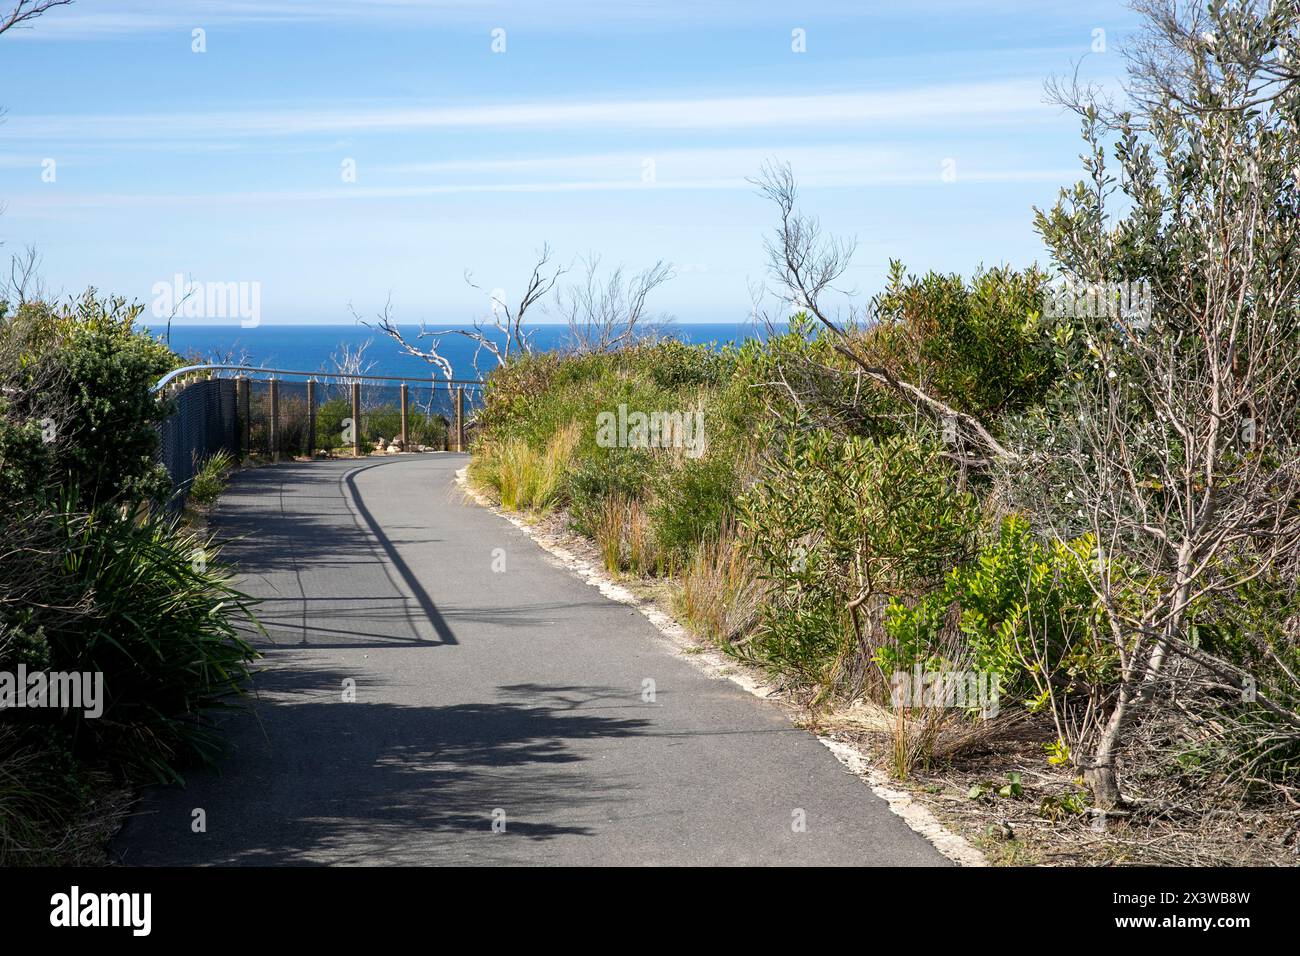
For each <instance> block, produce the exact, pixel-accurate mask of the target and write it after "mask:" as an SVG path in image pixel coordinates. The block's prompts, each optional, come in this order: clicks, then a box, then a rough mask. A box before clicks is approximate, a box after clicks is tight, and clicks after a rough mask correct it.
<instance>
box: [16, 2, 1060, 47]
mask: <svg viewBox="0 0 1300 956" xmlns="http://www.w3.org/2000/svg"><path fill="white" fill-rule="evenodd" d="M817 6H818V8H817V11H816V15H817V16H818V17H819V18H830V19H842V20H847V19H864V18H878V19H879V18H884V19H888V18H889V17H896V16H903V15H906V14H907V12H908V11H907V7H906V6H905V5H899V6H898V7H896V8H891V7H888V6H883V7H882V6H881V5H879V4H867V3H862V2H860V0H822V2H821V3H819V4H818V5H817ZM928 6H929V7H930V9H931V12H932V13H933V14H934V15H935V16H940V17H945V18H952V17H960V16H971V17H987V16H989V15H991V14H998V13H1008V12H1016V11H1018V10H1021V9H1023V0H930V2H929V4H928ZM1077 6H1078V4H1077V3H1075V2H1072V0H1036V3H1035V11H1034V12H1035V14H1036V15H1039V16H1045V15H1057V16H1059V15H1061V13H1063V12H1071V11H1076V10H1077ZM800 19H806V17H802V16H800V15H797V11H795V10H792V9H791V7H790V5H789V4H788V3H785V2H781V0H766V2H765V0H711V2H710V3H665V2H663V0H548V2H547V3H536V4H528V5H524V4H521V3H520V2H519V0H116V2H115V3H113V5H112V8H111V9H107V8H106V5H104V4H97V3H92V2H84V3H77V4H73V5H72V6H69V7H63V8H58V9H56V10H55V11H53V12H51V13H49V14H47V15H46V16H45V17H44V18H43V19H42V20H41V21H40V24H39V29H31V30H24V31H22V32H21V33H20V34H19V36H20V37H21V38H24V39H31V40H38V41H39V40H45V41H51V40H52V41H58V40H96V39H105V38H108V39H111V38H113V37H116V36H122V35H128V34H147V33H165V32H170V31H178V30H186V31H188V30H189V29H191V28H192V27H198V26H202V27H217V26H243V25H264V26H276V25H289V26H292V25H297V24H313V23H323V24H351V23H364V24H367V25H372V24H376V23H396V24H401V23H413V24H421V23H423V24H449V23H451V24H480V25H481V24H484V23H485V22H487V21H488V20H492V21H493V25H497V24H508V25H511V26H524V25H527V26H528V27H529V28H530V29H539V28H540V29H550V30H567V31H571V30H584V29H585V30H608V29H610V28H611V27H616V26H618V25H619V24H625V25H627V26H628V27H630V28H636V27H638V26H641V25H644V24H646V23H658V24H663V23H676V24H682V23H713V24H727V23H737V22H746V23H752V22H754V21H756V20H763V21H768V22H772V23H774V24H781V25H786V24H791V23H792V21H793V20H800Z"/></svg>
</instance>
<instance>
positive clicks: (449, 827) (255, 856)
mask: <svg viewBox="0 0 1300 956" xmlns="http://www.w3.org/2000/svg"><path fill="white" fill-rule="evenodd" d="M464 463H465V459H464V457H463V456H461V455H422V456H402V457H395V458H390V459H386V460H381V461H377V462H371V463H366V462H360V463H359V462H356V461H338V462H315V463H299V464H286V465H280V466H274V467H267V468H260V469H257V470H252V471H246V472H243V473H241V474H239V475H238V476H236V478H235V479H234V481H233V482H232V484H231V486H230V488H229V490H228V491H227V493H226V494H225V496H224V497H223V498H222V500H221V503H220V506H219V508H218V509H217V511H216V514H215V516H214V528H215V530H216V531H217V532H218V534H219V535H221V536H222V537H223V538H234V539H235V540H234V541H233V543H231V544H229V545H228V546H227V548H226V550H225V553H224V557H225V558H227V559H230V560H233V562H234V563H235V564H236V565H237V567H238V568H239V571H240V574H241V586H242V587H243V588H245V589H246V590H247V591H248V592H249V593H251V594H253V595H254V596H256V597H259V598H261V599H262V602H263V603H262V604H261V613H260V616H261V618H262V620H263V622H264V624H265V625H266V628H267V633H268V635H269V642H263V644H264V646H263V650H264V651H265V653H266V659H265V661H264V664H265V668H264V670H263V671H262V673H261V674H259V676H258V678H257V680H256V686H255V694H254V696H253V698H252V701H251V707H250V708H249V709H248V710H247V711H240V712H233V713H232V714H231V715H229V716H227V717H226V718H224V719H225V721H226V722H227V725H228V726H227V730H228V733H229V737H230V739H231V740H232V742H233V744H234V752H233V754H231V755H230V756H229V757H228V758H227V759H225V760H224V761H222V762H221V764H220V766H219V769H218V770H217V771H213V772H206V771H205V772H192V773H191V774H190V775H189V776H188V777H187V785H186V787H185V788H184V789H181V788H178V787H173V788H155V789H153V790H151V791H148V792H147V793H146V794H145V795H144V798H143V800H142V801H141V803H140V805H139V806H138V807H137V809H136V812H135V813H134V814H133V815H132V817H131V819H130V820H129V821H128V823H127V825H126V826H125V827H124V828H123V830H122V832H121V834H119V836H118V838H117V840H116V842H115V845H114V850H115V853H116V855H117V857H118V858H119V859H120V860H121V861H122V862H123V863H126V864H137V865H140V864H144V865H149V864H267V863H350V864H360V863H375V864H380V863H402V864H425V863H440V864H448V863H451V864H455V863H470V864H500V863H523V864H530V863H534V864H585V863H599V864H614V865H619V864H627V865H642V864H845V865H867V864H890V865H899V864H943V863H946V862H947V861H946V860H945V858H944V857H942V856H941V855H940V854H939V853H938V852H937V851H936V850H935V849H934V848H933V847H932V846H931V845H930V844H929V843H928V842H926V841H925V840H924V839H923V838H922V837H920V836H919V835H917V834H916V833H914V832H913V831H911V830H910V829H908V827H907V826H906V824H904V823H903V821H902V820H900V819H899V818H898V817H896V816H894V815H893V814H892V813H891V812H890V811H889V809H888V807H887V806H886V804H885V803H884V801H882V800H881V799H879V798H878V797H876V796H875V795H874V794H873V793H872V792H871V790H870V789H869V788H868V787H866V786H865V785H863V784H862V783H861V782H860V781H859V780H858V779H857V778H855V777H853V776H852V775H850V774H848V773H846V772H845V770H844V768H843V767H842V766H841V765H840V763H839V762H838V761H837V760H836V759H835V757H834V756H833V755H832V754H831V753H830V752H829V751H828V750H827V749H826V748H825V747H823V746H822V745H821V744H820V743H819V742H818V741H817V740H816V739H815V738H814V737H813V736H812V735H810V734H808V733H806V732H804V731H801V730H798V729H796V728H794V727H792V726H791V725H790V724H789V722H788V720H787V719H786V718H785V717H784V715H783V714H782V713H781V712H780V711H779V710H778V709H777V708H775V707H774V706H772V705H770V704H767V703H764V702H763V701H761V700H759V699H757V698H755V697H753V696H751V695H749V694H748V693H746V692H745V691H744V690H742V689H741V688H739V687H737V686H736V685H734V684H733V683H731V682H730V681H726V680H719V679H715V678H710V677H709V676H707V675H705V674H704V673H702V672H701V671H700V670H698V669H697V668H695V667H694V666H692V664H691V663H690V662H689V661H687V660H685V659H683V658H681V657H680V656H677V655H675V654H673V653H672V652H671V651H670V650H669V649H668V648H667V647H666V646H665V645H664V643H663V642H662V641H659V640H656V639H655V638H656V632H655V631H654V628H653V626H652V625H651V624H650V623H649V621H647V620H646V619H645V618H644V617H643V616H642V615H641V614H640V613H638V612H636V611H633V610H631V609H629V608H628V607H626V606H625V605H622V604H618V603H615V602H613V601H611V600H608V599H607V598H605V597H603V596H602V595H601V594H600V593H599V592H598V591H597V590H596V589H594V588H593V587H591V586H590V585H588V584H586V583H584V582H583V581H581V580H579V579H578V578H577V577H575V576H574V575H573V574H571V573H570V572H568V571H566V570H564V569H562V568H560V567H559V566H558V565H557V564H556V563H555V562H554V561H553V560H552V559H551V558H550V557H549V556H548V555H547V554H546V553H545V552H544V551H543V550H542V549H541V548H540V547H538V546H537V545H536V544H535V543H534V542H533V541H532V540H531V539H530V538H529V537H528V536H527V535H526V534H525V533H524V532H522V531H520V530H519V529H517V528H515V527H514V526H513V525H511V524H510V523H509V522H507V521H505V520H503V519H502V518H500V517H498V516H496V515H494V514H492V513H491V512H490V511H488V510H485V509H483V508H480V507H478V506H476V505H474V504H473V503H470V502H467V501H466V500H464V498H463V497H462V495H461V493H460V490H459V488H458V486H457V484H456V481H455V472H456V470H457V469H458V468H460V467H462V466H463V465H464ZM497 549H500V550H497ZM651 681H652V682H653V684H651V683H649V682H651ZM353 688H354V694H355V700H348V699H346V698H348V697H351V696H352V695H353ZM651 689H653V693H650V690H651ZM199 811H201V812H199ZM801 823H802V824H803V826H802V827H801V826H800V824H801ZM196 831H198V832H196Z"/></svg>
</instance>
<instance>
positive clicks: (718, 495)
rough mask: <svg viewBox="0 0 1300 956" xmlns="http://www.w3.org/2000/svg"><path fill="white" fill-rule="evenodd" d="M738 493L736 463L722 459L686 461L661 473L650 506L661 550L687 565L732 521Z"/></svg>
mask: <svg viewBox="0 0 1300 956" xmlns="http://www.w3.org/2000/svg"><path fill="white" fill-rule="evenodd" d="M738 491H739V488H738V478H737V466H736V463H735V462H734V461H732V460H729V459H727V458H724V457H722V456H720V455H712V454H711V455H709V456H707V457H704V458H685V457H684V458H682V459H681V461H680V463H679V464H677V466H676V467H671V468H666V469H664V470H662V471H661V472H659V474H658V475H657V476H656V480H655V495H654V500H653V503H652V504H651V506H650V516H651V521H652V522H653V526H654V535H655V539H656V540H657V541H658V543H659V546H660V547H661V548H662V549H663V550H664V552H665V553H666V554H667V555H669V556H671V558H672V559H673V560H674V561H675V562H677V563H679V564H680V563H683V562H685V561H686V560H687V559H688V558H689V557H690V555H691V554H692V553H693V552H694V551H695V549H696V548H698V547H700V546H701V545H702V544H704V543H705V542H707V541H709V540H711V539H712V538H714V537H716V535H717V533H718V529H719V528H721V527H722V526H723V525H724V524H725V523H726V522H727V521H728V519H729V518H730V517H731V515H732V512H733V510H734V507H735V501H736V495H737V493H738Z"/></svg>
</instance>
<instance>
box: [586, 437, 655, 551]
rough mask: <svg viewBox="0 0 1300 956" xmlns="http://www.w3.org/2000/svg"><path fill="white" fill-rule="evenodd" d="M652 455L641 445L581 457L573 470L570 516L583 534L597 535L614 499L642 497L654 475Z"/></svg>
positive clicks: (601, 451) (601, 450)
mask: <svg viewBox="0 0 1300 956" xmlns="http://www.w3.org/2000/svg"><path fill="white" fill-rule="evenodd" d="M651 459H652V455H651V453H650V452H649V451H647V450H645V449H640V448H608V449H600V453H597V454H593V455H590V456H589V457H586V458H582V459H580V460H579V461H578V462H577V463H576V464H575V466H574V468H573V470H572V471H571V472H570V473H569V482H568V484H569V504H570V518H571V520H572V523H573V527H574V528H575V530H577V531H578V532H579V533H580V534H585V535H587V536H588V537H595V535H596V529H597V528H598V527H600V526H601V522H603V521H605V520H606V514H607V508H606V502H608V501H609V500H610V499H612V498H618V499H622V500H624V501H627V500H630V499H639V498H640V497H641V496H642V494H643V493H644V491H645V487H646V477H647V475H649V474H651V468H652V464H651Z"/></svg>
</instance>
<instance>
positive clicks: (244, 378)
mask: <svg viewBox="0 0 1300 956" xmlns="http://www.w3.org/2000/svg"><path fill="white" fill-rule="evenodd" d="M195 375H204V376H207V378H206V379H205V380H201V381H192V382H191V383H190V384H188V385H180V384H179V382H181V381H183V380H184V379H183V378H177V379H175V380H174V384H172V387H171V391H170V393H169V397H170V398H172V399H173V400H174V401H175V403H176V404H175V411H174V412H173V413H172V415H171V416H169V417H168V418H167V419H166V420H165V421H164V422H163V423H162V424H161V425H160V426H159V436H160V441H159V452H158V459H159V461H161V462H162V463H163V464H164V465H165V466H166V468H167V470H168V472H169V473H170V475H171V477H172V483H173V486H174V487H175V488H176V490H177V494H176V496H175V497H174V498H173V505H175V506H180V505H183V504H184V499H185V494H186V491H187V489H188V486H189V483H190V482H191V481H192V480H193V478H194V475H195V474H196V473H197V471H198V469H199V468H200V467H201V466H202V464H203V462H204V461H205V460H207V458H209V457H210V456H211V455H213V454H215V453H216V452H218V451H221V450H225V451H227V452H229V453H230V454H231V455H232V456H234V457H235V458H236V459H237V460H241V459H249V458H251V459H254V460H262V461H278V460H282V459H285V458H298V457H316V456H321V455H324V456H337V455H355V454H362V455H366V454H373V453H378V452H390V451H408V452H409V451H444V450H451V451H462V450H464V448H465V434H466V431H467V429H468V428H469V427H470V425H471V423H472V419H473V415H474V412H475V410H476V408H477V407H478V405H479V404H480V402H481V398H482V386H481V385H480V384H479V383H475V382H453V383H448V382H437V381H430V380H418V379H411V380H400V379H395V378H385V377H381V376H348V377H346V378H344V377H326V376H319V375H310V374H308V373H305V372H304V373H291V372H277V373H275V374H271V373H269V372H267V371H265V370H261V371H259V370H255V369H232V368H211V367H202V368H196V369H195V370H193V371H192V372H190V373H189V377H190V378H193V377H194V376H195ZM166 382H167V380H164V382H163V383H160V388H161V387H162V386H163V385H164V384H165V383H166Z"/></svg>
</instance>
